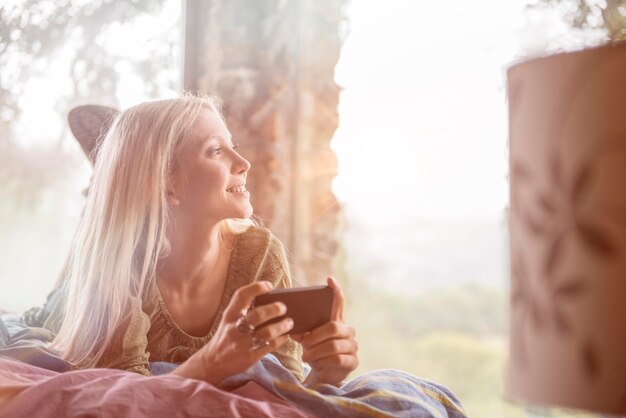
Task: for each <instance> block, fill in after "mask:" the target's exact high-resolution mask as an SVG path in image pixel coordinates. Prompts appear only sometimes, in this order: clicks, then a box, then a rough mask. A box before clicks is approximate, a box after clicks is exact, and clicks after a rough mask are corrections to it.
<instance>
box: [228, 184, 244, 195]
mask: <svg viewBox="0 0 626 418" xmlns="http://www.w3.org/2000/svg"><path fill="white" fill-rule="evenodd" d="M226 191H227V192H228V193H233V192H239V193H241V192H245V191H246V186H245V185H242V186H236V187H231V188H230V189H226Z"/></svg>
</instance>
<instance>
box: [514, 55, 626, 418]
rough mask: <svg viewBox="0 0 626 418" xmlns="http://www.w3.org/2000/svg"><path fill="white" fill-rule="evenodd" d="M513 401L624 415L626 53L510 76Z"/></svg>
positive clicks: (549, 61) (539, 62) (560, 60)
mask: <svg viewBox="0 0 626 418" xmlns="http://www.w3.org/2000/svg"><path fill="white" fill-rule="evenodd" d="M508 99H509V135H510V138H509V141H510V143H509V145H510V149H509V151H510V186H511V188H510V202H511V206H510V213H509V227H510V260H511V304H510V321H511V334H510V355H509V362H508V366H507V376H506V392H507V395H508V396H509V397H511V398H513V399H515V400H518V401H521V402H523V403H527V404H528V403H530V404H535V405H558V406H562V407H568V408H575V409H583V410H588V411H593V412H599V413H608V414H620V415H621V414H626V44H624V43H621V44H614V45H606V46H602V47H597V48H592V49H587V50H583V51H577V52H570V53H561V54H555V55H552V56H546V57H542V58H537V59H531V60H528V61H525V62H521V63H518V64H516V65H513V66H512V67H511V68H509V70H508Z"/></svg>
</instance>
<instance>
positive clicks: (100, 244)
mask: <svg viewBox="0 0 626 418" xmlns="http://www.w3.org/2000/svg"><path fill="white" fill-rule="evenodd" d="M220 107H221V103H220V101H219V100H218V99H216V98H214V97H211V96H199V95H194V94H189V93H187V94H185V95H184V96H183V97H181V98H177V99H169V100H159V101H154V102H147V103H142V104H140V105H137V106H134V107H131V108H129V109H127V110H125V111H123V112H121V113H120V114H119V115H118V116H117V117H116V118H115V120H114V121H113V124H112V125H111V128H110V130H109V132H108V133H107V135H106V137H105V138H104V139H103V140H102V142H101V146H100V147H99V149H98V151H97V152H98V154H97V158H96V164H95V168H94V176H93V179H92V184H91V186H90V189H89V194H88V196H87V202H86V207H85V210H84V213H83V216H82V218H81V221H80V223H79V226H78V230H77V232H76V236H75V239H74V242H73V243H72V249H71V253H70V259H69V262H68V266H67V275H66V277H65V280H64V281H63V292H64V299H65V312H64V319H63V322H62V324H61V327H60V329H59V332H58V333H57V336H56V338H55V339H54V341H53V342H52V344H51V348H53V349H54V350H56V351H58V352H59V353H60V355H61V356H62V357H63V358H64V359H66V360H67V361H69V362H71V363H73V364H75V365H76V366H77V367H81V368H85V367H94V366H96V365H97V364H98V361H99V359H100V358H101V357H102V355H103V354H104V352H105V350H106V349H107V348H108V347H109V345H110V343H111V342H112V339H113V337H114V335H115V332H116V329H117V328H118V326H119V325H120V324H121V323H122V321H124V320H125V318H126V317H127V315H129V314H130V298H131V297H140V298H144V297H145V296H146V295H147V294H149V293H150V291H151V290H152V286H154V283H155V280H154V278H155V272H156V267H157V262H158V260H159V258H160V257H163V256H164V255H166V254H167V252H168V250H169V246H168V242H167V239H166V236H165V231H166V230H167V219H168V205H167V200H166V196H167V184H168V179H169V176H170V175H171V174H172V171H173V170H174V169H175V156H176V150H177V147H178V145H179V144H180V143H181V141H182V140H183V139H184V138H186V137H187V136H188V135H189V134H190V128H191V126H192V125H193V123H194V121H195V120H196V118H197V117H198V114H199V113H200V112H201V110H202V109H208V110H210V111H214V112H216V113H218V114H219V115H220V116H221V112H220ZM251 223H252V222H251V221H250V222H248V221H247V220H245V221H239V222H238V221H237V220H227V221H226V222H223V224H222V229H226V230H228V231H230V232H233V233H237V232H241V231H243V230H245V229H246V228H247V226H248V225H250V224H251Z"/></svg>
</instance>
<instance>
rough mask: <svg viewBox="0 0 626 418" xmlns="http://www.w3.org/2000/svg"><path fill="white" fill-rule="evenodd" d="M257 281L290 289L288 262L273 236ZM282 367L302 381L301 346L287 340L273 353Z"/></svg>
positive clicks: (280, 244)
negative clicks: (268, 282)
mask: <svg viewBox="0 0 626 418" xmlns="http://www.w3.org/2000/svg"><path fill="white" fill-rule="evenodd" d="M257 279H258V280H269V281H270V282H272V283H273V284H274V288H276V289H280V288H291V287H292V281H291V273H290V270H289V262H288V261H287V255H286V254H285V249H284V247H283V244H282V243H281V242H280V241H279V240H278V238H276V237H275V236H274V235H270V240H269V247H268V252H267V255H266V257H265V260H264V262H263V264H262V265H261V269H260V271H259V275H258V276H257ZM272 354H274V355H275V356H276V358H277V359H278V361H280V362H281V363H282V364H283V366H285V367H286V368H287V369H289V370H290V371H291V373H292V374H293V375H294V376H295V377H296V378H297V379H298V380H300V381H303V380H304V377H305V376H304V369H303V366H302V346H301V345H300V344H299V343H297V342H296V341H294V340H292V339H291V338H289V339H288V340H287V342H286V343H285V344H283V345H282V346H280V347H279V348H278V350H276V351H275V352H273V353H272Z"/></svg>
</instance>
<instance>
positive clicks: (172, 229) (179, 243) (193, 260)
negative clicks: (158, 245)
mask: <svg viewBox="0 0 626 418" xmlns="http://www.w3.org/2000/svg"><path fill="white" fill-rule="evenodd" d="M220 235H221V232H220V223H215V222H206V223H201V222H200V223H199V222H196V221H193V222H191V221H189V218H188V217H175V216H173V217H172V218H171V220H170V223H169V225H168V230H167V237H168V240H169V243H170V252H169V254H168V255H167V257H165V258H164V259H162V260H161V261H160V262H159V266H158V270H157V283H158V284H159V285H160V286H162V287H165V288H167V289H168V290H169V291H171V292H176V293H179V292H180V293H189V292H194V291H197V289H198V288H199V287H200V286H201V285H202V284H203V282H204V280H205V279H207V278H209V279H210V278H211V276H212V273H213V272H214V270H215V267H216V266H217V264H218V260H219V259H220V256H221V255H223V254H224V252H225V250H226V248H223V247H224V245H228V243H229V241H230V240H228V239H226V240H225V243H224V242H223V241H224V239H225V238H227V237H223V238H220Z"/></svg>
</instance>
